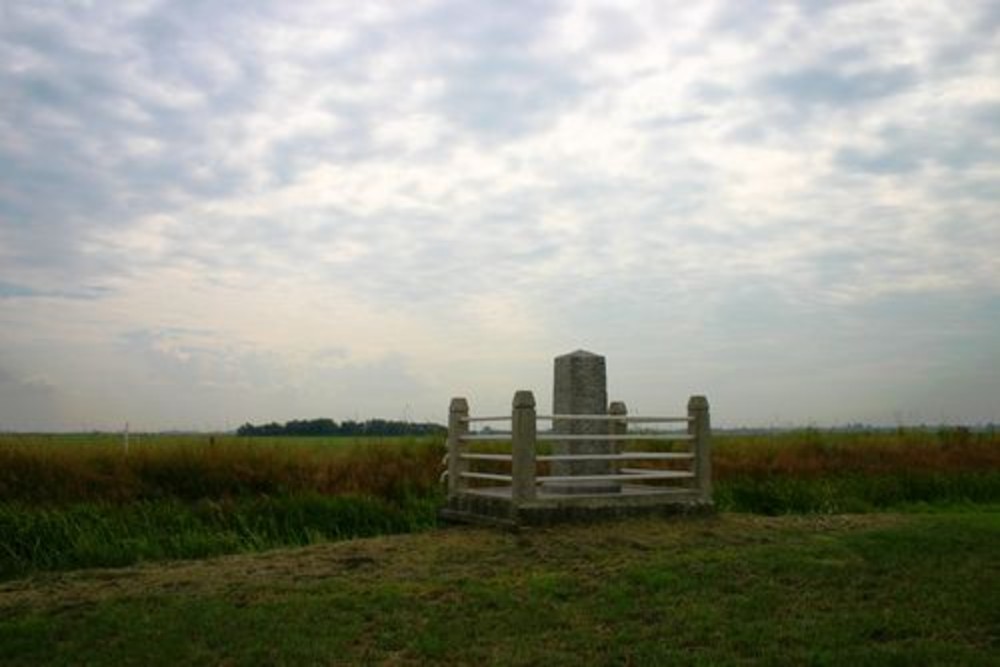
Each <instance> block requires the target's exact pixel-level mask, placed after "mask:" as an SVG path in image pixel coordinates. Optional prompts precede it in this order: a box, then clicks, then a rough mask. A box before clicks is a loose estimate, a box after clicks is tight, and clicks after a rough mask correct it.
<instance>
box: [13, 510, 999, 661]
mask: <svg viewBox="0 0 1000 667" xmlns="http://www.w3.org/2000/svg"><path fill="white" fill-rule="evenodd" d="M998 510H1000V508H998V507H996V506H993V507H984V508H980V509H979V510H977V511H975V512H962V513H955V512H948V513H938V514H920V515H913V514H911V515H885V514H873V515H854V516H786V517H776V518H768V517H759V516H753V515H722V516H719V517H716V518H711V519H701V520H675V521H665V520H631V521H622V522H614V523H602V524H598V525H597V526H562V527H556V528H547V529H539V530H533V531H528V532H523V533H520V534H516V535H512V534H506V533H500V532H496V531H484V530H476V529H450V530H447V531H432V532H428V533H423V534H419V535H405V536H393V537H378V538H372V539H366V540H356V541H351V542H341V543H334V544H322V545H316V546H311V547H307V548H305V549H299V550H294V551H272V552H269V553H267V554H257V555H245V556H233V557H225V558H221V559H213V560H206V561H198V562H191V563H175V564H170V565H148V566H143V567H139V568H131V569H127V570H117V571H88V572H80V573H70V574H62V575H46V576H44V577H36V578H35V579H33V580H30V581H21V582H9V583H7V584H4V585H0V662H2V663H3V664H7V665H40V664H68V663H72V664H93V665H104V664H108V665H111V664H113V665H129V664H136V665H138V664H142V665H157V664H195V665H197V664H206V665H208V664H212V665H215V664H307V665H308V664H352V665H353V664H442V665H444V664H474V663H480V664H499V665H532V664H546V665H581V664H595V665H602V664H607V665H622V664H624V665H628V664H679V665H727V664H761V665H768V664H776V665H801V664H811V665H852V666H853V665H936V664H960V665H993V664H996V658H995V657H996V655H997V652H998V650H1000V611H998V607H997V606H996V604H995V601H996V600H997V599H1000V577H998V574H997V573H998V569H1000V511H998Z"/></svg>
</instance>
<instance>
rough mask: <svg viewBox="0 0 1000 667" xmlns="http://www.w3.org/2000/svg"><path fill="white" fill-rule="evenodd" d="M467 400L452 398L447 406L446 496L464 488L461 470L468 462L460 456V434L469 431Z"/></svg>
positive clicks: (464, 483) (462, 434) (451, 496)
mask: <svg viewBox="0 0 1000 667" xmlns="http://www.w3.org/2000/svg"><path fill="white" fill-rule="evenodd" d="M468 418H469V402H468V401H466V400H465V399H464V398H453V399H451V404H450V405H449V406H448V497H449V498H454V497H455V496H457V495H458V494H459V493H461V492H462V491H464V490H465V485H466V481H465V478H464V477H462V473H463V472H467V471H468V470H469V462H468V461H466V460H465V459H463V458H462V456H461V454H462V436H464V435H465V434H466V433H468V432H469V422H468V421H466V420H467V419H468Z"/></svg>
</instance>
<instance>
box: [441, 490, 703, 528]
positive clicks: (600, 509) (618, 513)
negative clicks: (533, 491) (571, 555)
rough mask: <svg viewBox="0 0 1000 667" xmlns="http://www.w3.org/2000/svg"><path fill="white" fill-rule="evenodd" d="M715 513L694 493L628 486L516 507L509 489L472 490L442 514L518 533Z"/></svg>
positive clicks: (455, 499) (445, 517)
mask: <svg viewBox="0 0 1000 667" xmlns="http://www.w3.org/2000/svg"><path fill="white" fill-rule="evenodd" d="M714 511H715V506H714V505H713V504H712V502H711V501H710V500H705V499H704V498H702V497H701V496H700V495H698V494H697V493H695V492H692V491H691V490H689V489H662V488H654V487H649V486H645V485H642V484H623V485H621V490H620V492H619V493H616V494H607V493H598V494H592V495H584V494H573V495H566V494H561V493H559V494H550V493H546V492H544V491H543V492H542V493H540V494H539V496H538V498H537V499H536V500H534V501H532V502H530V503H524V504H521V505H519V506H518V505H515V504H514V503H513V502H512V501H511V496H510V487H491V488H483V489H473V490H469V491H466V492H465V493H462V494H460V495H458V496H455V497H453V498H449V499H448V502H447V503H446V504H445V506H444V507H443V508H442V509H441V510H440V512H439V516H440V517H441V519H442V520H445V521H451V522H459V523H472V524H481V525H491V526H498V527H502V528H516V527H518V526H538V525H551V524H555V523H563V522H567V521H593V520H601V519H619V518H625V517H633V516H648V515H676V514H706V513H712V512H714Z"/></svg>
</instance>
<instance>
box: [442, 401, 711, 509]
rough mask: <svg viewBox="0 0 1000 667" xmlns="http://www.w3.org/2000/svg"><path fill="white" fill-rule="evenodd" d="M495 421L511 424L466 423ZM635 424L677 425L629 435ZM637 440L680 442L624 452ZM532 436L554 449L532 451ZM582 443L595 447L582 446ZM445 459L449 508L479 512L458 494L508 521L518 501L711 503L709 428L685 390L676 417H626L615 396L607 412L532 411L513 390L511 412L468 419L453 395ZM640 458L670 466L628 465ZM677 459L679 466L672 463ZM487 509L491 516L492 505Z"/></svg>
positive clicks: (703, 406)
mask: <svg viewBox="0 0 1000 667" xmlns="http://www.w3.org/2000/svg"><path fill="white" fill-rule="evenodd" d="M498 422H502V423H509V424H510V430H508V431H495V430H492V429H486V430H481V431H474V430H473V425H478V424H490V423H498ZM538 422H546V423H550V424H552V426H553V428H552V429H551V430H548V429H547V430H544V431H541V430H539V428H538ZM587 422H593V423H594V424H593V426H594V428H593V429H590V428H583V429H581V428H579V426H581V425H584V426H585V425H586V423H587ZM637 423H638V424H660V425H662V424H670V423H676V424H683V425H684V427H683V429H682V430H674V431H661V432H649V431H647V430H645V429H644V430H642V431H639V432H632V433H630V432H629V431H628V428H629V425H630V424H637ZM581 430H582V431H584V432H582V433H581V432H580V431H581ZM643 441H650V442H654V441H655V442H664V441H678V442H682V443H685V444H686V446H685V447H683V448H681V450H680V451H634V450H633V449H629V450H628V451H626V450H625V449H624V445H625V444H626V443H633V444H634V443H637V442H643ZM477 443H496V445H495V447H493V448H492V449H493V450H499V451H492V450H491V451H483V449H484V448H483V447H476V445H477ZM508 443H509V450H507V444H508ZM539 443H551V450H552V453H551V454H550V453H539V451H538V449H539ZM588 443H597V444H598V445H599V446H597V447H588V446H587V445H588ZM477 450H478V451H477ZM445 460H446V462H447V466H448V467H447V471H446V473H445V476H446V477H447V480H448V498H449V506H450V507H452V508H453V509H455V510H456V511H460V512H465V513H468V512H469V511H472V512H475V511H477V510H475V509H472V510H470V509H469V507H473V508H475V507H476V506H477V505H476V503H472V504H471V505H469V504H468V503H463V502H462V501H463V498H481V499H489V500H491V501H493V502H494V504H495V503H496V502H500V503H507V504H508V508H509V509H510V511H509V512H508V514H510V515H512V516H513V518H515V519H516V515H517V513H518V512H517V511H518V509H521V508H539V507H545V506H549V507H553V506H562V507H565V506H567V505H572V504H574V503H578V504H587V505H588V506H591V507H593V506H595V501H600V502H598V503H597V504H599V505H601V506H605V507H607V506H610V505H613V504H615V503H620V502H622V501H629V502H632V503H633V504H640V505H645V506H648V505H651V504H656V503H658V502H659V501H661V500H662V501H667V502H670V501H673V502H693V503H697V504H701V505H711V497H712V471H711V426H710V422H709V409H708V401H707V400H706V399H705V397H704V396H692V397H691V398H690V400H689V401H688V406H687V415H686V416H681V417H650V416H642V417H631V416H629V415H628V412H627V410H626V407H625V404H624V403H621V402H614V403H611V405H610V406H609V409H608V414H599V415H576V414H574V415H567V414H553V415H539V414H537V413H536V411H535V398H534V395H533V394H532V393H531V392H530V391H518V392H517V393H515V394H514V400H513V406H512V410H511V413H510V415H501V416H472V415H471V414H470V412H469V404H468V401H466V400H465V399H464V398H454V399H452V401H451V405H450V407H449V418H448V453H447V454H446V456H445ZM482 462H492V464H491V465H492V466H493V467H494V468H497V467H502V468H503V469H504V472H496V471H491V472H484V471H482V470H481V469H480V466H478V465H477V464H480V463H482ZM541 462H547V463H548V464H549V466H548V467H549V469H550V470H549V472H548V474H544V475H539V474H538V463H541ZM638 462H645V464H646V465H649V464H650V462H674V463H671V464H670V466H671V467H670V468H663V467H660V468H655V467H630V466H629V465H627V464H628V463H632V464H633V465H635V464H637V463H638ZM498 463H499V466H498V465H497V464H498ZM507 464H509V472H507V471H506V470H507V467H506V466H507ZM678 465H680V466H682V467H681V468H679V469H678V467H676V466H678ZM595 466H596V467H595ZM479 506H482V503H479ZM490 513H491V514H494V515H495V514H497V512H496V511H495V510H491V511H490ZM502 513H503V512H501V514H502Z"/></svg>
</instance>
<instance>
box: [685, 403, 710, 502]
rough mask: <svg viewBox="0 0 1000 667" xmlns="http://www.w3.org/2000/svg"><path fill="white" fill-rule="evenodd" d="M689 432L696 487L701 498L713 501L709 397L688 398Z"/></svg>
mask: <svg viewBox="0 0 1000 667" xmlns="http://www.w3.org/2000/svg"><path fill="white" fill-rule="evenodd" d="M688 420H689V421H688V433H689V434H691V437H692V438H693V439H694V443H693V445H694V460H695V465H694V472H695V489H697V491H698V494H699V495H700V496H701V499H702V500H704V501H706V502H711V501H712V424H711V420H710V418H709V415H708V399H707V398H705V397H704V396H692V397H691V398H690V399H688Z"/></svg>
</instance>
